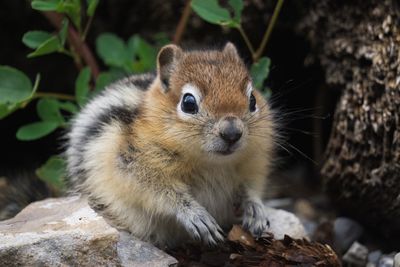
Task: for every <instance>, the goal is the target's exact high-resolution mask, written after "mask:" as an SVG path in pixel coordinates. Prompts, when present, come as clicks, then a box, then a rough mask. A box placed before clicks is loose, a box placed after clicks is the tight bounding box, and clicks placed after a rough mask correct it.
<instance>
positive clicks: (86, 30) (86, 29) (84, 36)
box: [82, 16, 94, 41]
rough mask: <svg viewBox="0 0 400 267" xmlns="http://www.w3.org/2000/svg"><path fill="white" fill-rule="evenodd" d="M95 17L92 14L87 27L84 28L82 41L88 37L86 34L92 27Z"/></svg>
mask: <svg viewBox="0 0 400 267" xmlns="http://www.w3.org/2000/svg"><path fill="white" fill-rule="evenodd" d="M93 17H94V16H90V17H89V19H88V21H87V23H86V26H85V29H84V30H83V34H82V41H85V39H86V36H87V34H88V32H89V29H90V26H91V25H92V22H93Z"/></svg>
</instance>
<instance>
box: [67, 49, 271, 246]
mask: <svg viewBox="0 0 400 267" xmlns="http://www.w3.org/2000/svg"><path fill="white" fill-rule="evenodd" d="M68 138H69V141H68V149H67V151H66V156H67V162H68V171H69V177H70V182H71V185H72V188H73V189H74V190H76V191H78V192H81V193H82V194H86V195H87V196H88V197H89V199H91V200H92V201H93V202H94V203H96V204H99V205H101V206H102V207H103V209H104V212H105V214H107V215H108V216H109V217H110V218H111V219H112V222H113V223H115V224H116V225H117V226H119V227H120V228H124V229H127V230H129V231H130V232H131V233H132V234H133V235H135V236H137V237H139V238H141V239H142V240H146V241H150V242H153V243H154V244H156V245H159V246H165V245H167V246H175V245H177V244H180V243H181V242H182V241H186V240H190V238H189V237H191V239H194V240H199V241H202V242H204V243H205V244H209V245H214V244H216V243H217V242H219V241H221V240H223V233H222V230H221V228H220V226H221V227H224V226H228V225H230V224H232V222H233V219H234V216H233V201H234V198H235V193H236V192H238V191H239V190H241V191H242V192H243V195H244V199H243V209H244V215H243V225H244V226H245V227H246V228H247V229H249V230H250V231H251V232H252V233H253V234H256V235H257V234H260V233H261V232H262V231H263V230H265V229H266V228H267V227H268V220H267V217H266V214H265V212H264V208H263V204H262V196H263V190H264V188H265V184H266V177H267V174H268V173H269V169H270V165H271V164H270V162H271V160H272V151H273V143H274V142H273V139H274V125H273V118H272V112H271V110H270V108H269V106H268V104H267V102H266V101H265V100H264V99H263V97H262V95H261V94H260V93H259V92H257V91H256V90H255V89H253V86H252V82H251V77H250V75H249V72H248V70H247V69H246V66H245V64H244V63H243V61H242V60H241V59H240V57H239V55H238V53H237V50H236V48H235V46H234V45H233V44H231V43H227V44H226V45H225V47H224V48H223V49H222V51H219V50H204V51H183V50H182V49H181V48H180V47H178V46H176V45H167V46H164V47H163V48H162V49H161V50H160V52H159V54H158V58H157V73H156V74H144V75H134V76H131V77H128V78H125V79H122V80H120V81H118V82H115V83H113V84H112V85H110V86H108V87H107V88H106V89H105V90H104V91H103V92H102V93H100V94H99V95H98V96H96V97H94V98H93V99H92V100H91V101H89V103H88V104H87V105H86V106H85V107H84V108H83V109H82V111H81V112H80V113H79V114H78V116H77V117H76V118H75V119H74V120H73V123H72V127H71V131H70V133H69V135H68Z"/></svg>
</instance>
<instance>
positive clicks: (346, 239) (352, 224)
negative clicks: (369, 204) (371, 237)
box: [333, 217, 364, 252]
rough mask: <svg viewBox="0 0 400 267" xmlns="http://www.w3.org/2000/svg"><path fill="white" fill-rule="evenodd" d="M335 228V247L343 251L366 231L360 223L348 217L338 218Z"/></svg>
mask: <svg viewBox="0 0 400 267" xmlns="http://www.w3.org/2000/svg"><path fill="white" fill-rule="evenodd" d="M333 229H334V244H335V247H336V248H337V249H338V250H339V251H341V252H345V251H347V250H348V249H349V247H350V246H351V244H353V243H354V242H355V241H356V240H358V239H359V238H360V237H361V235H362V233H363V231H364V230H363V228H362V227H361V225H360V224H359V223H357V222H356V221H354V220H352V219H350V218H346V217H338V218H336V220H335V222H334V223H333Z"/></svg>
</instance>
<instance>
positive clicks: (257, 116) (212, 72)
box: [147, 43, 272, 158]
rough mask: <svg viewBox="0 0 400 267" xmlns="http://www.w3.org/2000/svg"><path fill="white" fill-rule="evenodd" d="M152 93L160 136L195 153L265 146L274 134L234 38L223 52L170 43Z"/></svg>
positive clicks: (228, 152) (150, 106)
mask: <svg viewBox="0 0 400 267" xmlns="http://www.w3.org/2000/svg"><path fill="white" fill-rule="evenodd" d="M149 95H150V97H149V101H147V105H148V109H150V110H152V115H153V116H154V117H157V118H158V119H159V121H158V122H157V123H158V125H160V126H163V134H162V135H163V136H160V138H165V141H166V142H171V144H175V145H176V146H179V147H180V148H182V149H184V150H185V151H186V152H188V153H190V154H193V155H197V156H204V155H205V156H206V157H207V158H215V157H218V158H231V157H230V156H232V157H233V156H234V155H239V154H240V151H246V148H247V150H249V149H250V150H251V149H257V147H260V146H261V147H262V146H263V145H262V142H263V140H265V139H268V138H270V135H271V134H272V128H271V127H272V122H271V121H269V119H270V116H269V115H270V114H269V112H270V111H269V109H268V106H267V103H266V101H265V100H264V99H263V97H262V95H261V94H260V93H259V92H257V91H256V90H255V89H254V88H253V86H252V81H251V77H250V74H249V72H248V70H247V68H246V66H245V64H244V63H243V61H242V60H241V59H240V57H239V55H238V52H237V50H236V48H235V46H234V45H233V44H232V43H227V44H226V45H225V47H224V48H223V49H222V51H215V50H206V51H190V52H184V51H182V49H181V48H179V47H178V46H176V45H167V46H164V47H163V48H162V49H161V50H160V52H159V54H158V60H157V80H156V82H155V83H154V86H153V88H152V90H150V94H149ZM164 135H165V136H164ZM171 140H172V141H171ZM242 154H243V153H242ZM228 155H230V156H228Z"/></svg>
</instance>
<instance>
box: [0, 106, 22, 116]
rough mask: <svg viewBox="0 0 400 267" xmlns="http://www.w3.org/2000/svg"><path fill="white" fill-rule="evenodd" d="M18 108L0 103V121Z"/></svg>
mask: <svg viewBox="0 0 400 267" xmlns="http://www.w3.org/2000/svg"><path fill="white" fill-rule="evenodd" d="M17 108H18V106H17V105H15V104H3V103H0V119H4V118H5V117H7V116H8V115H10V114H11V113H13V112H14V111H15V110H16V109H17Z"/></svg>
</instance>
